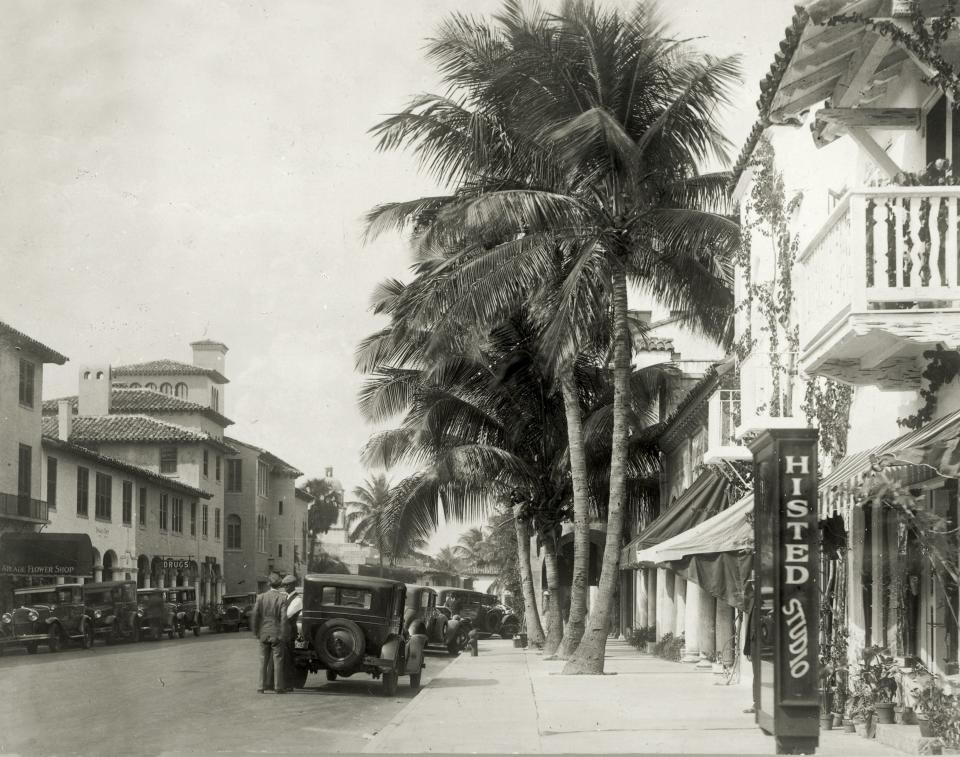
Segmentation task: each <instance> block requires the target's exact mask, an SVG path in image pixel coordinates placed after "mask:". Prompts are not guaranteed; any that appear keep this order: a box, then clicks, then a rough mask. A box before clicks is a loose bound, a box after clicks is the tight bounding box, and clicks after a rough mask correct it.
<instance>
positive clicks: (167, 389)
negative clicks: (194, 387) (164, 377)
mask: <svg viewBox="0 0 960 757" xmlns="http://www.w3.org/2000/svg"><path fill="white" fill-rule="evenodd" d="M160 391H161V392H162V393H163V394H173V384H169V383H167V382H166V381H164V382H163V383H162V384H160Z"/></svg>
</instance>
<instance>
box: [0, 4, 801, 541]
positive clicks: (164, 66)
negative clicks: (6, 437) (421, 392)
mask: <svg viewBox="0 0 960 757" xmlns="http://www.w3.org/2000/svg"><path fill="white" fill-rule="evenodd" d="M543 4H544V6H545V7H547V8H550V7H556V5H557V3H556V2H552V1H551V0H544V3H543ZM613 4H616V5H622V6H626V5H627V3H626V2H620V1H617V0H613ZM499 6H500V0H496V1H493V0H363V2H358V3H347V2H342V0H282V1H281V0H261V1H260V2H240V1H232V0H231V1H226V0H221V1H215V0H204V2H196V0H163V1H162V2H161V1H160V0H126V1H125V2H106V1H105V0H98V1H96V2H94V1H93V0H74V1H73V2H70V3H64V2H61V0H6V2H5V3H4V24H3V28H2V30H0V40H2V41H0V101H2V102H3V108H0V261H2V264H3V265H2V268H0V270H2V271H3V272H4V274H3V275H0V320H2V321H4V322H6V323H9V324H10V325H12V326H14V327H15V328H18V329H20V330H22V331H25V332H26V333H28V334H29V335H31V336H33V337H34V338H36V339H39V340H40V341H42V342H44V343H45V344H47V345H49V346H51V347H53V348H54V349H56V350H58V351H60V352H62V353H63V354H65V355H67V356H68V357H69V358H70V362H68V363H67V364H66V365H65V366H62V367H61V366H48V367H47V370H46V372H45V376H44V397H45V398H50V397H57V396H62V395H65V394H75V393H76V390H77V371H78V368H79V365H80V364H88V363H111V364H114V365H118V364H124V363H132V362H139V361H144V360H153V359H158V358H170V359H174V360H181V361H184V362H190V360H191V352H190V348H189V343H190V342H191V341H195V340H198V339H215V340H219V341H222V342H224V343H225V344H227V346H228V347H229V350H230V351H229V353H228V354H227V361H226V374H227V377H228V378H229V379H230V384H229V385H228V386H227V387H226V393H225V407H226V415H227V416H228V417H230V418H231V419H233V420H234V421H235V425H234V426H232V427H231V428H230V429H228V433H229V434H230V435H231V436H234V437H236V438H238V439H242V440H244V441H247V442H249V443H252V444H255V445H257V446H261V447H265V448H267V449H269V450H271V451H272V452H274V453H275V454H277V455H279V456H280V457H282V458H284V459H285V460H288V461H289V462H291V463H292V464H294V465H296V466H297V467H298V468H300V469H301V470H303V471H304V472H305V473H306V474H307V475H308V476H317V475H323V471H324V469H325V468H326V467H328V466H332V467H333V468H334V472H335V475H336V476H337V477H338V478H339V479H340V480H341V481H342V482H343V484H344V486H345V487H346V489H347V492H348V498H349V492H350V491H352V489H353V488H354V487H355V486H356V485H358V484H360V483H362V481H363V479H364V478H365V477H366V476H368V475H369V472H368V471H365V470H364V469H363V467H362V465H361V463H360V459H359V450H360V448H361V447H362V446H363V443H364V441H365V440H366V438H367V437H368V435H369V433H370V430H371V429H370V427H369V426H367V425H366V424H365V423H364V421H363V420H362V418H361V417H360V414H359V412H358V411H357V409H356V395H357V391H358V389H359V387H360V385H361V383H362V377H361V376H359V375H357V374H356V373H355V372H354V369H353V353H354V347H355V345H356V344H357V342H358V341H359V340H360V339H361V338H362V337H364V336H366V335H367V334H369V333H371V332H372V331H374V330H376V329H377V328H380V327H381V326H382V325H383V322H382V321H381V320H379V319H378V318H376V317H374V316H373V315H372V314H371V313H370V312H369V309H368V305H369V297H370V292H371V291H372V289H373V287H374V286H375V284H376V283H377V282H378V281H380V280H382V279H384V278H389V277H400V278H402V277H404V276H405V275H406V271H407V268H408V265H409V262H410V256H409V254H408V251H407V248H406V246H405V244H404V242H403V240H402V239H401V238H400V237H399V236H394V237H384V238H381V239H379V240H377V241H376V242H374V243H370V244H367V245H364V244H363V242H362V239H361V236H362V229H363V224H362V218H363V215H364V214H365V212H366V211H368V210H369V209H370V208H371V207H373V206H374V205H377V204H379V203H382V202H388V201H393V200H401V199H408V198H413V197H416V196H420V195H423V194H429V193H432V192H434V191H436V190H437V187H436V186H434V184H433V182H431V180H430V179H429V177H427V176H425V175H423V174H421V173H420V172H419V171H418V167H417V164H416V161H415V159H414V158H413V157H411V156H410V155H407V154H403V153H380V152H378V151H377V150H376V145H375V142H374V139H373V137H372V136H371V135H370V134H369V133H368V130H369V129H370V128H371V127H372V126H374V125H375V124H376V123H377V122H378V121H379V120H381V119H382V118H383V117H384V116H386V115H388V114H390V113H393V112H396V111H397V110H399V109H401V108H402V107H403V106H404V104H405V103H406V102H407V101H408V100H409V99H410V98H411V97H413V96H415V95H416V94H418V93H420V92H425V91H436V89H437V84H436V82H437V80H436V77H435V75H434V73H433V71H432V69H431V67H430V65H429V63H428V61H426V60H425V57H424V53H423V46H424V42H425V40H426V38H427V37H428V36H429V35H430V33H431V32H432V31H433V30H435V29H436V27H437V25H438V24H439V23H440V22H441V21H442V20H443V19H444V18H445V17H446V16H447V15H449V14H450V13H452V12H456V11H461V12H468V13H470V14H473V15H488V14H490V13H492V12H495V11H496V9H497V8H498V7H499ZM662 7H663V8H664V12H665V14H666V15H667V16H668V17H669V18H670V19H671V20H672V21H673V23H674V28H675V29H676V31H677V32H678V33H679V34H681V35H683V36H685V37H692V38H697V45H698V46H699V47H701V48H702V49H703V50H704V51H706V52H710V53H713V54H718V55H728V54H741V55H742V57H743V69H744V83H743V86H742V87H741V88H739V89H738V90H737V92H736V93H735V103H734V105H733V107H732V108H731V109H730V110H729V111H728V112H727V113H726V114H724V115H723V116H722V122H723V123H724V124H725V127H726V131H727V134H728V135H729V137H730V139H731V141H732V143H733V150H732V152H733V154H734V156H735V155H736V153H737V152H739V147H740V144H741V143H742V142H743V141H744V139H745V138H746V135H747V133H748V131H749V129H750V126H751V125H752V123H753V121H754V119H755V117H756V107H755V104H754V103H755V101H756V99H757V97H758V95H759V81H760V79H761V77H762V76H763V75H764V74H765V73H766V71H767V69H768V68H769V66H770V63H771V62H772V60H773V55H774V52H775V51H776V49H777V45H778V43H779V42H780V40H781V39H782V36H783V30H784V28H785V27H786V26H787V24H788V23H789V21H790V18H791V15H792V1H791V0H726V2H722V3H720V2H716V0H689V1H684V0H673V2H671V3H664V4H662ZM461 528H462V526H461V525H460V524H450V525H449V526H446V527H445V528H443V529H442V530H441V532H440V533H438V534H437V535H436V537H435V538H434V540H433V542H432V544H431V547H432V548H433V549H436V548H439V547H441V546H444V545H445V544H448V543H455V542H456V538H457V533H458V532H459V530H461Z"/></svg>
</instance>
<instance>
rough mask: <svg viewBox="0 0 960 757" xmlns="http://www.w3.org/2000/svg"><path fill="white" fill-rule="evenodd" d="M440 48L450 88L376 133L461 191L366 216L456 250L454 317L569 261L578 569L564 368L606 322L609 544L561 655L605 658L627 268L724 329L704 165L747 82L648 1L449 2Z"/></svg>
mask: <svg viewBox="0 0 960 757" xmlns="http://www.w3.org/2000/svg"><path fill="white" fill-rule="evenodd" d="M430 53H431V55H432V56H433V57H434V58H435V59H436V61H437V63H438V66H439V68H440V70H441V72H442V73H443V74H444V75H445V78H446V83H447V84H448V85H449V86H450V87H451V89H453V90H454V92H455V93H456V94H455V95H451V96H428V97H424V98H420V99H419V100H418V101H416V102H415V103H413V104H412V105H411V106H410V107H409V108H408V109H407V110H406V111H404V112H403V113H401V114H399V115H398V116H396V117H394V118H393V119H391V120H389V121H388V122H385V123H384V124H383V125H381V137H382V142H381V143H382V145H383V146H384V147H396V146H399V145H402V144H409V145H411V146H413V148H414V149H415V150H416V151H417V152H418V153H419V155H420V156H421V159H422V160H423V162H424V163H425V164H426V165H427V166H429V167H431V168H432V169H433V170H434V171H435V172H437V173H439V174H442V175H444V176H445V177H446V178H448V179H454V180H455V181H456V191H455V192H454V193H453V194H452V195H449V196H446V197H440V198H436V197H435V198H421V199H420V200H416V201H413V202H410V203H401V204H397V205H393V206H385V207H382V208H380V209H378V210H377V211H376V212H375V213H374V215H373V216H372V223H373V228H375V229H378V228H383V227H385V226H388V225H399V226H401V227H405V228H412V229H413V231H414V232H415V233H416V234H417V235H418V240H419V245H420V248H421V250H424V251H426V252H430V251H436V250H437V249H439V248H445V249H446V250H447V251H449V250H450V249H451V247H452V246H455V245H456V246H460V247H461V248H462V250H461V252H459V253H458V254H457V257H458V258H459V261H458V264H457V265H451V264H450V263H449V261H445V268H444V269H443V276H442V278H441V279H440V286H438V285H437V284H436V283H435V284H434V285H433V286H432V287H431V288H430V289H429V290H427V291H426V293H425V295H424V302H425V303H427V305H430V304H434V305H436V304H437V303H439V306H440V308H441V309H442V310H443V311H444V315H443V319H444V320H445V321H446V322H453V323H464V322H469V320H470V319H471V318H472V319H473V320H477V319H480V320H489V319H491V318H494V317H496V315H497V314H499V313H502V312H503V310H504V309H509V308H512V307H515V306H516V303H517V302H518V301H525V302H529V301H530V298H531V293H532V291H534V290H537V289H538V288H539V285H540V283H541V282H555V281H557V278H558V275H557V274H558V265H557V259H558V257H560V258H561V259H562V264H561V265H560V266H559V270H560V271H561V272H562V274H561V281H559V286H557V287H554V289H553V293H554V296H553V299H552V302H551V305H552V308H551V311H550V312H549V315H548V318H547V319H546V320H547V323H548V328H547V329H546V331H545V337H546V343H547V344H548V345H550V346H549V351H550V352H551V353H552V354H554V355H555V356H556V357H557V366H558V371H557V373H558V374H559V376H560V379H561V383H562V384H563V387H564V390H565V391H564V394H565V399H566V405H567V420H568V423H567V426H568V434H569V441H570V455H571V468H572V469H573V474H574V495H575V496H574V505H575V509H576V516H575V526H576V548H577V549H576V559H577V561H578V562H579V565H580V567H582V565H583V563H584V561H585V559H586V551H585V549H584V547H585V546H586V544H585V543H584V542H585V539H584V537H585V535H586V518H585V517H584V513H585V512H586V507H587V505H586V503H585V501H584V500H585V496H584V495H585V489H586V484H585V481H584V478H585V473H586V470H585V468H586V466H585V461H584V460H583V459H578V456H579V454H580V451H581V450H582V449H583V446H582V445H581V444H580V443H579V442H580V440H579V439H578V438H577V437H578V433H579V432H581V431H582V426H581V422H580V421H581V415H580V411H581V409H580V407H578V406H577V404H578V403H576V402H574V399H573V397H572V396H571V394H572V391H571V390H572V386H571V385H570V382H569V380H567V381H564V377H565V372H564V370H565V368H568V367H569V365H570V362H571V361H572V360H573V359H574V358H575V357H576V356H577V355H579V354H580V351H581V348H582V347H583V346H584V345H585V344H587V343H589V342H590V341H591V340H592V339H594V338H595V336H596V334H597V333H598V332H599V331H604V332H605V333H606V334H607V336H608V338H609V341H608V347H609V352H608V355H607V360H608V362H607V363H606V364H608V365H611V366H612V373H613V385H614V403H613V409H612V424H611V445H610V472H609V490H608V507H607V537H606V546H605V551H604V559H603V567H602V571H601V578H600V587H599V592H598V598H597V602H596V603H595V604H594V606H593V607H592V608H591V616H590V620H589V628H588V629H587V632H586V634H585V636H584V637H583V640H582V641H581V643H580V644H579V646H578V648H577V651H576V653H575V654H574V656H573V657H572V659H571V660H570V662H569V663H568V665H567V666H566V668H565V672H571V673H586V672H592V673H599V672H602V670H603V657H604V648H605V644H606V637H607V627H608V623H609V615H610V608H611V603H612V599H613V597H614V591H615V587H616V584H617V579H618V572H619V565H618V562H619V546H620V539H621V531H622V525H623V514H624V502H625V497H626V461H627V448H628V442H629V438H630V432H631V430H630V424H629V419H628V409H629V407H630V405H631V402H630V363H631V345H630V341H629V334H628V324H627V287H628V282H630V283H633V285H634V286H637V287H639V288H640V289H641V290H644V291H646V292H648V293H650V294H651V295H653V296H655V297H657V298H658V299H659V300H660V301H661V302H663V303H664V304H666V305H667V306H668V307H670V308H671V309H672V310H679V311H684V312H686V313H687V314H688V318H689V321H690V323H691V324H692V325H695V326H697V327H698V328H701V329H702V330H704V331H705V332H707V333H711V334H714V335H718V336H719V335H721V334H724V333H727V332H728V323H727V320H728V318H727V317H728V315H729V311H730V305H731V299H732V298H731V295H730V292H729V288H728V286H727V280H726V277H727V272H728V267H729V265H728V264H729V254H730V251H731V250H732V248H733V245H734V243H735V240H736V236H737V228H736V224H735V223H734V222H733V221H732V220H731V219H730V218H728V217H726V216H725V215H724V213H723V211H725V207H724V201H725V194H724V189H725V184H726V181H727V177H726V176H725V175H710V174H702V173H701V172H700V165H701V164H702V163H703V162H705V161H706V160H708V159H710V158H711V157H716V158H719V159H721V160H723V159H725V158H726V154H725V149H726V140H725V139H724V138H723V136H722V134H721V133H720V132H719V131H718V129H717V127H716V119H715V111H716V110H717V108H718V107H719V106H721V105H723V104H725V103H726V102H727V100H728V93H729V89H730V87H731V85H733V84H734V83H735V82H736V81H737V80H738V75H739V66H738V62H737V60H736V58H725V59H716V58H712V57H709V56H701V55H699V54H698V53H696V52H695V51H693V50H692V49H691V48H690V46H689V44H687V43H684V42H680V41H677V40H675V39H673V38H671V37H670V36H668V34H667V33H666V32H665V30H664V27H663V26H662V25H661V24H660V23H659V21H658V20H657V19H656V17H655V15H654V14H652V13H651V12H650V11H649V10H648V9H647V7H646V6H644V5H639V6H637V8H636V10H635V11H634V12H633V13H631V14H629V15H626V16H624V15H622V14H620V13H619V12H618V11H606V10H600V9H598V7H597V6H596V5H595V4H594V2H592V1H590V0H575V1H571V2H567V3H565V4H564V5H563V7H562V10H561V11H560V13H559V14H557V15H556V16H547V15H546V14H544V13H543V12H542V11H540V10H539V9H538V8H536V7H534V8H532V10H531V11H530V12H529V13H525V12H524V10H523V9H522V8H521V6H520V4H519V3H518V2H513V1H509V0H508V2H507V3H506V4H505V5H504V9H503V11H502V13H501V14H500V15H499V16H498V17H497V26H487V25H484V24H482V23H479V22H475V21H472V20H470V19H466V18H463V17H454V19H453V20H451V22H450V23H449V24H448V26H447V27H446V28H445V29H444V30H443V31H442V33H441V35H440V39H438V40H437V41H436V42H435V43H434V45H433V46H432V47H431V50H430ZM505 114H509V115H505ZM518 157H519V158H520V159H518ZM422 254H425V253H422ZM578 575H580V576H582V575H584V574H583V572H582V571H579V569H578ZM574 588H575V589H576V588H577V587H576V585H575V587H574ZM571 610H573V607H572V608H571Z"/></svg>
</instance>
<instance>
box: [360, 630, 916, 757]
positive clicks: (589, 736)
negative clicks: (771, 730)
mask: <svg viewBox="0 0 960 757" xmlns="http://www.w3.org/2000/svg"><path fill="white" fill-rule="evenodd" d="M427 665H428V667H429V665H430V661H429V658H428V660H427ZM562 668H563V662H559V661H546V660H543V659H542V658H541V657H540V655H539V654H537V653H536V652H534V651H527V650H522V649H514V648H513V644H512V642H509V641H499V640H494V641H481V642H480V656H479V657H470V656H469V655H466V654H464V655H461V656H460V657H459V658H458V659H456V660H454V661H453V662H452V663H451V664H450V665H449V666H448V667H447V668H446V670H444V671H443V672H442V673H440V674H439V675H438V676H437V677H436V678H434V679H433V680H432V681H431V682H430V685H429V686H426V687H425V688H424V689H423V691H421V692H420V694H419V695H418V696H417V697H416V698H415V699H414V700H413V701H412V702H411V703H410V704H409V705H408V706H407V707H406V708H404V710H403V711H402V712H401V713H400V714H399V715H398V716H397V717H396V718H394V719H393V721H391V722H390V723H389V724H388V725H387V726H386V727H385V728H384V729H383V730H382V731H381V732H380V733H378V734H377V735H376V736H375V737H374V738H373V739H372V740H371V741H370V742H369V743H368V744H367V747H366V749H365V750H364V751H365V752H375V753H384V752H393V753H424V752H459V753H471V752H472V753H477V752H481V753H490V752H500V753H551V754H558V753H566V752H581V753H594V754H595V753H631V752H632V753H645V752H667V753H674V754H685V753H694V754H697V753H699V754H773V753H774V743H773V739H772V738H771V737H769V736H764V735H763V734H762V733H761V732H760V730H759V729H758V728H757V726H756V725H755V724H754V722H753V715H750V714H746V713H744V712H743V710H744V709H745V708H747V707H749V706H750V704H751V693H750V689H749V686H747V685H746V684H734V685H730V686H725V685H719V684H718V681H717V677H716V676H714V675H713V674H711V673H705V672H701V671H697V670H695V669H694V668H693V666H692V665H685V664H680V663H674V662H667V661H665V660H661V659H659V658H656V657H652V656H650V655H643V654H640V653H638V652H637V651H636V650H634V649H633V648H632V647H629V646H627V645H625V644H623V643H620V642H610V643H608V644H607V662H606V670H607V672H608V673H616V675H605V676H561V675H558V673H559V672H560V670H561V669H562ZM817 754H825V755H859V754H862V755H875V756H876V757H880V756H881V755H902V754H903V753H902V752H898V751H896V750H893V749H890V748H889V747H886V746H883V745H881V744H878V743H876V742H875V741H867V740H866V739H862V738H860V737H859V736H857V735H855V734H843V733H841V732H839V731H826V732H823V733H821V735H820V748H819V749H818V750H817Z"/></svg>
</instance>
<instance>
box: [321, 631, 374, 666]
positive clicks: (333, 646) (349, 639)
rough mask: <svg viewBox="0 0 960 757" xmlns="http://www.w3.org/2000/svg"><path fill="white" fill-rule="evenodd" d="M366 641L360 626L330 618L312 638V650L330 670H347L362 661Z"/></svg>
mask: <svg viewBox="0 0 960 757" xmlns="http://www.w3.org/2000/svg"><path fill="white" fill-rule="evenodd" d="M365 647H366V641H365V638H364V635H363V631H362V630H360V626H358V625H357V624H356V623H354V622H353V621H352V620H348V619H346V618H331V619H330V620H328V621H327V622H326V623H324V624H323V625H322V626H320V628H319V629H317V633H316V636H315V637H314V644H313V648H314V649H315V650H316V651H317V655H318V656H319V657H320V659H321V660H322V661H323V663H324V664H325V665H326V666H327V668H329V669H330V670H337V671H340V670H349V669H351V668H354V667H356V666H357V664H358V663H360V662H361V661H362V660H363V652H364V648H365Z"/></svg>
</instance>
